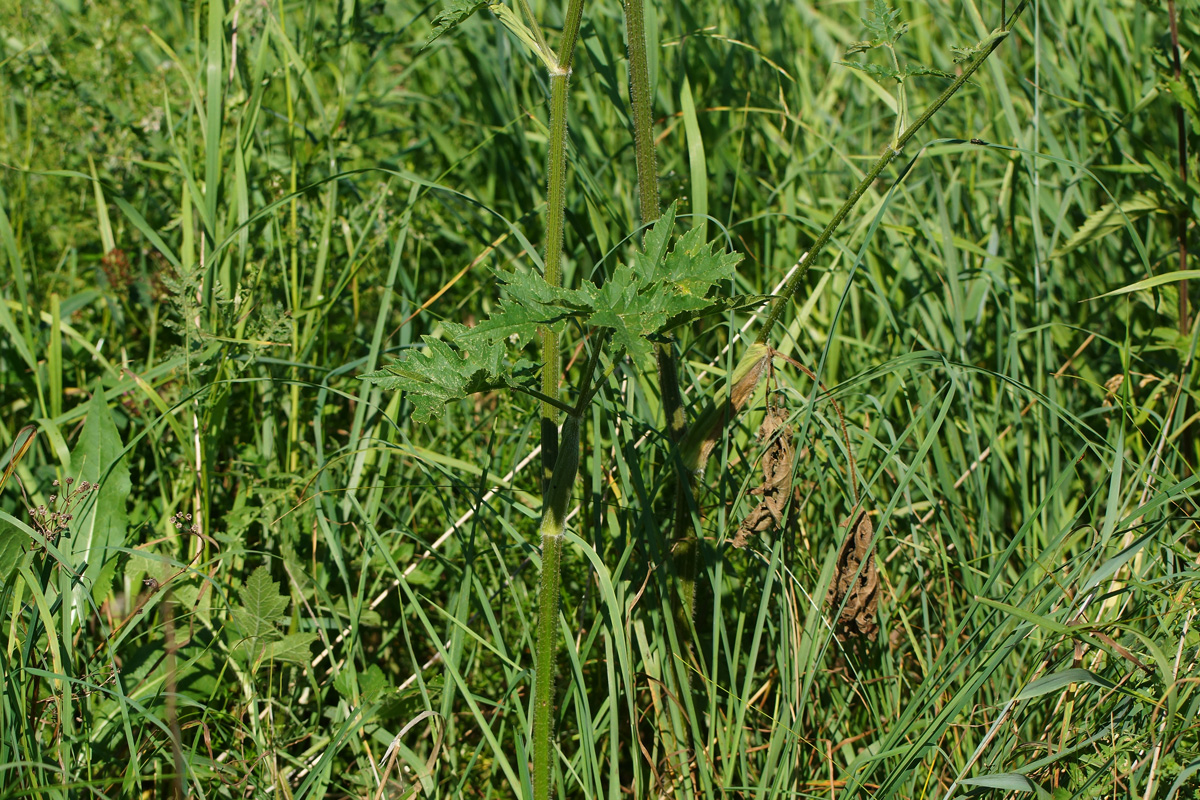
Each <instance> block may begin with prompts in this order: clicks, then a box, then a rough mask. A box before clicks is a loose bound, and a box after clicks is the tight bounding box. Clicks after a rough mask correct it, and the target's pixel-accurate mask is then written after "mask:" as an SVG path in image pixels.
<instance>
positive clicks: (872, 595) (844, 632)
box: [825, 511, 879, 642]
mask: <svg viewBox="0 0 1200 800" xmlns="http://www.w3.org/2000/svg"><path fill="white" fill-rule="evenodd" d="M874 539H875V527H874V526H873V525H872V524H871V517H870V516H868V514H867V512H866V511H860V512H859V515H858V519H857V520H856V521H855V523H854V524H853V525H852V526H850V532H849V533H848V534H847V535H846V541H845V542H843V543H842V549H841V551H840V552H839V553H838V559H837V567H836V568H835V569H834V573H833V582H832V583H831V584H830V585H829V593H828V594H827V595H826V597H825V602H827V603H829V605H830V607H831V608H833V609H834V610H837V609H839V608H840V609H841V613H840V614H839V615H838V618H837V620H836V621H835V623H834V630H835V632H836V633H837V637H838V639H839V640H841V641H845V640H846V639H848V638H850V639H853V638H866V639H867V640H869V641H872V642H873V641H875V637H876V636H878V635H879V624H878V623H877V622H876V619H875V611H876V608H877V606H878V605H879V571H878V570H877V569H876V568H875V550H874V544H875V542H874ZM864 562H865V563H864ZM843 604H844V605H843Z"/></svg>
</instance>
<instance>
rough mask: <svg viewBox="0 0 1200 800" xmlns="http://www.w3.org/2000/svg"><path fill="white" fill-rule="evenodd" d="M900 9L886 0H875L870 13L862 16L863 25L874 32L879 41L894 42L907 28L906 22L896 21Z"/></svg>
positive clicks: (881, 42)
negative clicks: (893, 6)
mask: <svg viewBox="0 0 1200 800" xmlns="http://www.w3.org/2000/svg"><path fill="white" fill-rule="evenodd" d="M899 18H900V10H899V9H894V8H892V7H891V6H889V5H888V4H887V2H886V0H875V5H874V6H873V7H872V8H871V13H870V15H869V16H867V17H863V18H862V24H863V27H864V28H866V29H867V30H868V31H870V32H871V33H873V34H875V37H874V38H875V39H877V40H880V41H879V43H880V44H883V43H887V44H895V43H896V41H897V40H898V39H899V38H900V37H901V36H903V35H904V33H905V32H906V31H907V30H908V23H901V22H897V20H898V19H899Z"/></svg>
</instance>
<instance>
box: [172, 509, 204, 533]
mask: <svg viewBox="0 0 1200 800" xmlns="http://www.w3.org/2000/svg"><path fill="white" fill-rule="evenodd" d="M171 524H172V525H174V526H175V530H177V531H183V530H186V531H187V532H188V533H199V532H200V523H199V522H192V515H191V514H185V513H183V512H182V511H176V512H175V514H174V515H173V516H172V517H171Z"/></svg>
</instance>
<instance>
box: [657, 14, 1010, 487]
mask: <svg viewBox="0 0 1200 800" xmlns="http://www.w3.org/2000/svg"><path fill="white" fill-rule="evenodd" d="M1026 5H1028V0H1022V1H1021V3H1020V4H1018V5H1017V7H1016V9H1015V10H1014V11H1013V13H1012V16H1010V17H1008V19H1007V21H1006V24H1005V26H1004V32H1005V34H1008V33H1011V31H1012V29H1013V25H1014V24H1015V23H1016V21H1017V19H1018V18H1019V17H1020V16H1021V12H1022V11H1024V10H1025V6H1026ZM1007 38H1008V36H1007V35H1005V36H998V37H996V38H994V39H993V40H992V41H991V42H990V43H989V44H988V45H987V47H985V48H984V49H983V50H982V51H981V52H980V53H979V54H978V55H976V56H975V58H974V59H972V60H971V61H970V62H969V63H968V64H967V66H966V67H965V68H964V69H963V71H962V74H961V75H959V76H958V77H957V78H955V79H954V81H953V82H952V83H951V84H950V85H949V86H948V87H946V89H945V91H943V92H942V93H941V94H940V95H939V96H938V98H937V99H936V100H934V101H933V103H931V104H930V106H929V107H928V108H927V109H925V112H924V113H922V114H921V116H920V117H918V118H917V119H916V121H915V122H913V123H912V124H911V125H909V126H908V127H907V128H905V129H904V131H902V132H901V133H900V134H899V135H898V136H897V137H896V139H895V141H894V142H892V143H891V144H889V145H888V147H887V149H886V150H885V151H884V152H883V154H882V155H881V156H880V157H879V158H878V159H877V160H876V162H875V163H874V165H872V167H871V169H870V170H869V171H868V172H867V174H866V176H865V177H864V178H863V179H862V180H861V181H860V182H859V184H858V186H856V187H855V188H854V191H853V192H851V193H850V196H849V197H847V198H846V201H845V202H844V203H843V204H842V207H841V208H839V209H838V211H837V213H836V214H834V216H833V219H831V220H830V221H829V224H828V225H826V226H825V229H824V230H823V231H821V235H820V236H818V237H817V240H816V241H815V242H814V243H813V245H812V247H810V248H809V249H808V251H807V252H806V253H804V255H802V256H801V257H800V261H799V262H798V263H797V264H796V266H795V268H794V270H795V271H794V272H793V274H792V277H791V278H789V279H788V281H787V283H786V284H785V285H784V288H783V290H782V291H781V292H780V293H779V294H778V295H777V296H776V297H775V299H774V300H773V301H772V302H771V305H770V306H769V307H768V309H767V316H766V318H765V319H764V320H763V324H762V328H761V329H760V330H759V333H758V337H757V339H756V340H755V342H754V344H753V345H752V346H751V347H750V349H749V350H748V351H747V352H746V354H745V355H743V356H742V358H741V360H739V361H738V363H737V366H736V367H734V374H733V375H732V376H730V379H729V381H728V384H727V392H726V395H727V396H726V397H723V398H720V399H719V400H718V399H716V398H714V399H711V400H710V401H709V402H708V403H707V404H706V406H705V409H704V411H702V412H701V414H700V417H699V419H698V421H697V424H695V425H693V426H692V428H691V429H690V430H689V431H688V432H687V434H686V435H685V436H684V438H683V441H682V443H681V445H680V450H681V453H682V455H683V464H684V468H685V469H686V470H687V471H688V472H689V473H691V474H697V473H700V472H702V471H703V470H704V467H705V464H706V463H707V461H708V456H709V455H710V454H711V452H712V449H713V444H714V443H715V441H716V438H717V437H718V436H719V435H720V432H721V431H722V430H723V429H724V427H725V426H726V425H728V424H729V422H730V420H731V419H732V418H733V417H735V416H736V415H737V414H738V413H739V412H740V411H741V409H742V408H743V407H744V405H745V403H746V402H747V401H748V400H749V397H750V395H751V394H752V393H753V391H754V389H755V387H756V386H757V384H758V381H759V380H760V379H761V376H762V375H763V374H764V372H765V371H766V370H765V367H766V365H767V364H768V363H769V361H770V358H771V356H770V348H769V347H768V346H767V344H768V342H769V341H770V337H771V331H772V330H773V329H774V327H775V325H776V323H778V322H779V319H780V317H781V316H782V315H783V311H784V309H786V308H787V307H788V305H789V304H790V303H791V301H792V298H793V297H794V296H795V294H796V292H797V291H798V290H799V288H800V284H801V282H802V281H803V280H804V276H805V274H806V273H807V272H808V269H809V267H811V266H812V264H813V262H814V261H815V260H816V258H817V256H818V255H820V253H821V251H822V250H823V249H824V248H825V245H826V244H828V243H829V240H830V239H831V238H833V234H834V233H835V232H836V231H837V229H838V227H839V226H840V225H841V224H842V222H843V221H844V220H845V219H846V217H847V216H848V215H849V213H850V211H851V210H852V209H853V208H854V206H855V205H856V204H857V203H858V201H859V200H860V199H861V198H862V196H863V195H864V194H866V191H867V189H868V188H870V186H871V184H872V183H874V182H875V180H876V179H877V178H878V177H879V176H880V175H881V174H882V173H883V170H884V169H885V168H886V167H887V166H888V164H890V163H891V162H892V160H893V159H894V158H895V157H896V156H897V155H898V154H899V153H900V152H901V151H902V150H903V149H904V146H905V145H906V144H908V142H909V141H910V140H911V139H912V138H913V136H915V135H916V134H917V132H918V131H919V130H921V128H923V127H925V125H926V123H928V122H929V120H930V119H932V118H933V115H934V114H936V113H937V112H938V111H939V110H940V109H941V108H942V106H944V105H945V104H946V103H947V102H949V100H950V98H951V97H953V96H954V95H955V94H956V93H957V92H958V90H959V89H961V88H962V87H963V86H964V85H965V84H966V83H967V81H968V80H970V78H971V76H972V75H974V74H975V72H976V71H977V70H978V69H979V68H980V67H981V66H983V62H984V61H986V60H987V59H988V57H989V56H991V54H992V53H993V52H995V50H996V48H997V47H999V46H1000V44H1001V43H1002V42H1003V41H1004V40H1005V39H1007Z"/></svg>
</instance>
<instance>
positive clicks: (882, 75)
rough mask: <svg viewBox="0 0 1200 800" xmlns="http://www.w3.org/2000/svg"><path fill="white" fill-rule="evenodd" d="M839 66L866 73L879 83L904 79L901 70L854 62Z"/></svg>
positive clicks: (841, 63) (845, 62)
mask: <svg viewBox="0 0 1200 800" xmlns="http://www.w3.org/2000/svg"><path fill="white" fill-rule="evenodd" d="M837 63H838V64H840V65H842V66H843V67H849V68H850V69H856V70H858V71H859V72H865V73H867V74H868V75H870V76H871V77H872V78H874V79H875V80H877V81H884V80H893V81H898V80H900V79H901V78H902V77H904V73H903V72H902V71H901V70H898V69H895V68H894V67H881V66H880V65H878V64H859V63H857V62H854V61H839V62H837Z"/></svg>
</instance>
